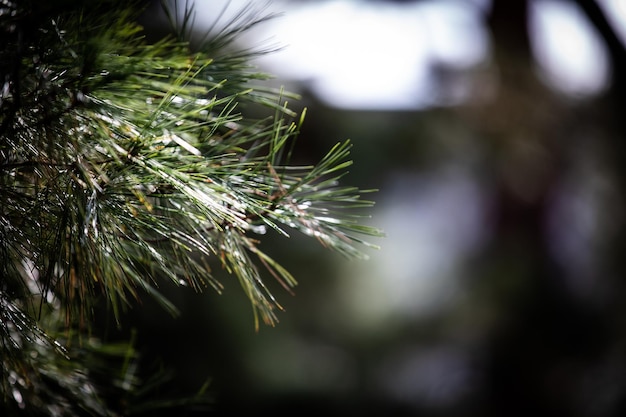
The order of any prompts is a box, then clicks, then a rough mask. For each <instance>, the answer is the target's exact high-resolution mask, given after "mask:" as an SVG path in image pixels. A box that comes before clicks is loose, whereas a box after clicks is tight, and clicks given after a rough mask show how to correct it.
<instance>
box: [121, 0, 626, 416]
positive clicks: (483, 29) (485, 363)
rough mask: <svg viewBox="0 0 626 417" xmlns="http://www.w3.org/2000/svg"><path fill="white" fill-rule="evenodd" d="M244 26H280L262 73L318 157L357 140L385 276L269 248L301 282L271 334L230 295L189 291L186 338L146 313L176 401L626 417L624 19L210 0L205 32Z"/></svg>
mask: <svg viewBox="0 0 626 417" xmlns="http://www.w3.org/2000/svg"><path fill="white" fill-rule="evenodd" d="M179 3H184V2H179ZM248 4H252V5H253V6H254V7H255V10H258V11H261V12H262V13H277V14H278V16H277V17H276V18H274V19H271V20H269V21H267V22H265V23H263V24H261V25H259V26H258V27H256V28H255V29H254V30H252V31H250V32H249V33H247V34H246V35H245V36H242V37H241V38H240V39H239V42H240V46H242V47H245V48H269V49H275V48H280V50H278V51H275V52H273V53H271V54H267V55H262V56H260V57H259V58H258V59H257V60H256V61H255V64H256V65H258V66H259V68H260V69H261V70H263V71H265V72H268V73H271V74H274V76H275V78H274V79H273V80H272V81H271V84H272V85H275V86H277V87H280V86H284V87H285V88H286V90H289V91H293V92H297V93H299V94H301V95H302V99H301V100H299V101H297V102H292V103H290V104H291V107H292V108H294V109H297V110H301V109H303V108H304V107H306V108H307V117H306V121H305V124H304V128H303V132H302V135H301V137H300V139H299V145H298V147H299V152H300V153H299V158H302V160H303V161H306V163H315V162H316V161H318V160H319V159H320V158H321V157H322V156H323V155H324V154H325V153H326V151H327V150H328V149H329V148H330V147H331V146H332V145H334V144H335V143H336V142H339V141H343V140H345V139H351V140H352V142H353V143H354V148H353V154H352V156H353V159H354V161H355V164H354V165H353V166H352V167H351V168H350V174H349V175H348V176H346V177H345V178H344V182H345V183H346V184H351V185H356V186H359V187H361V188H365V189H370V188H376V189H378V190H379V191H378V192H376V193H374V194H371V195H369V196H368V197H370V198H371V199H373V200H375V201H376V206H375V207H374V209H373V210H370V214H371V219H370V220H369V223H370V224H371V225H374V226H376V227H379V228H381V229H383V230H384V231H385V233H386V237H385V238H383V239H371V242H372V243H374V244H378V245H380V246H381V249H380V250H369V249H365V250H366V251H367V253H368V255H370V259H369V260H367V261H348V260H346V259H344V258H342V257H341V256H339V255H337V254H334V253H331V252H329V251H327V250H325V249H324V248H322V247H320V246H319V245H318V244H317V243H316V242H315V241H312V240H310V239H308V238H302V237H299V236H292V238H291V239H289V240H287V241H286V240H285V239H280V238H277V239H272V238H270V239H269V240H268V241H266V242H265V243H264V244H263V248H264V249H265V250H266V251H267V252H269V253H270V254H272V255H273V256H274V257H275V258H276V259H278V260H279V261H281V262H282V263H283V264H284V266H286V267H287V268H288V269H289V270H290V271H291V272H292V273H293V274H294V275H295V276H296V278H297V279H298V281H299V283H300V284H299V286H298V287H297V288H296V291H295V295H290V294H288V293H285V292H284V291H282V290H280V289H277V290H276V292H275V296H276V297H277V299H278V300H279V302H280V303H281V304H282V305H283V306H284V307H285V310H286V312H284V313H281V314H280V315H279V319H280V324H279V325H278V326H277V327H274V328H271V327H262V328H261V329H260V331H259V332H258V333H256V332H255V331H254V327H253V318H252V312H251V309H250V306H249V304H248V301H247V300H246V299H245V296H244V295H243V293H242V292H241V291H240V290H239V288H238V287H237V283H236V282H234V280H228V279H226V280H225V281H226V284H227V285H226V291H225V293H224V294H223V295H221V296H218V295H217V294H213V293H207V294H205V295H202V296H198V295H196V294H193V293H191V292H190V291H185V289H173V290H172V293H171V298H172V299H173V301H174V302H175V303H176V304H177V305H178V306H180V307H181V310H182V317H180V318H178V319H173V318H171V317H169V316H168V315H167V313H165V312H163V311H161V310H160V309H159V308H158V307H155V306H151V305H150V304H149V301H146V305H145V308H141V309H138V310H137V311H135V312H134V316H135V317H134V318H133V319H132V326H135V327H136V328H137V329H139V331H138V333H137V337H138V343H139V345H140V347H141V349H142V350H143V352H144V353H145V355H146V357H147V358H149V359H150V358H151V359H153V360H154V361H157V362H158V363H160V364H161V365H160V366H163V368H164V369H170V370H171V371H172V372H173V373H172V380H171V382H170V383H169V384H168V385H166V386H165V387H163V388H162V389H163V390H168V393H170V392H189V391H191V390H195V389H198V388H199V387H200V386H201V385H202V384H203V383H204V382H205V381H207V378H208V381H209V391H210V392H211V394H212V395H213V396H214V400H215V402H214V407H213V411H214V412H215V413H223V414H232V413H237V414H238V415H251V414H252V413H255V414H256V413H264V412H265V413H279V412H284V413H292V414H293V415H298V414H302V413H304V412H308V413H311V412H312V413H317V415H324V416H329V415H335V414H343V415H345V414H346V413H350V414H351V415H379V416H429V417H430V416H447V417H457V416H458V417H460V416H505V415H506V416H518V415H519V416H522V415H523V416H528V415H539V414H542V415H566V416H581V417H582V416H593V417H602V416H620V415H625V413H626V279H625V276H624V272H625V269H626V262H625V261H624V259H623V257H624V254H626V252H624V243H625V237H626V234H625V230H624V198H623V196H624V194H623V191H624V188H625V185H626V184H625V181H626V158H625V157H626V150H625V149H624V141H625V139H626V135H625V133H626V117H623V115H622V113H623V111H624V109H625V108H626V106H625V104H626V84H625V83H624V80H625V79H624V77H622V75H623V74H626V72H625V71H626V49H625V43H624V42H625V41H626V3H625V2H623V1H621V0H562V1H558V0H525V1H524V0H518V1H505V0H492V1H489V0H456V1H454V0H436V1H435V0H430V1H428V0H413V1H410V0H406V1H401V0H396V1H383V0H378V1H376V0H327V1H313V0H308V1H304V0H301V1H296V0H291V1H288V0H283V1H280V0H274V1H271V2H251V3H249V2H247V1H240V0H237V1H235V0H232V1H222V0H212V1H202V0H199V1H197V2H196V12H197V15H196V25H197V27H198V28H199V29H204V28H210V27H213V28H214V29H215V27H216V26H215V25H217V26H219V25H220V24H221V23H220V22H226V21H228V20H229V18H232V17H233V16H236V15H237V13H238V12H239V11H241V10H242V8H243V7H246V5H248ZM256 6H258V9H256ZM216 22H217V23H216Z"/></svg>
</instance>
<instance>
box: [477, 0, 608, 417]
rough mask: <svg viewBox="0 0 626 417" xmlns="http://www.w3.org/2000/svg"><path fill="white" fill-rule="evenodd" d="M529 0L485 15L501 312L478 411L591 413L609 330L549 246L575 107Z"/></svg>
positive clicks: (493, 260)
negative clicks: (534, 41)
mask: <svg viewBox="0 0 626 417" xmlns="http://www.w3.org/2000/svg"><path fill="white" fill-rule="evenodd" d="M529 4H530V2H529V1H516V2H510V1H504V0H495V1H494V2H493V7H492V9H491V12H490V15H489V17H488V26H489V29H490V30H491V35H492V40H493V44H494V46H493V48H494V55H495V56H494V66H495V67H496V68H497V82H498V85H497V90H496V93H495V95H494V96H493V97H492V99H491V101H490V102H488V103H487V104H486V107H485V108H484V109H483V111H484V112H483V113H482V115H481V117H480V123H481V127H482V129H484V133H485V134H486V136H487V137H488V138H489V139H490V149H491V152H492V156H491V162H490V164H491V169H493V170H494V172H493V178H495V190H496V191H495V198H494V200H495V203H494V207H493V220H494V232H493V241H492V245H491V246H490V247H489V248H488V249H487V251H486V253H485V254H484V263H483V267H484V268H485V269H482V270H481V272H480V274H481V276H480V278H479V279H480V280H481V281H482V280H486V281H488V282H486V286H487V287H489V288H491V290H490V291H492V295H491V297H492V298H491V300H490V301H489V302H492V303H495V304H496V305H497V306H499V307H498V308H499V311H498V313H497V314H498V315H499V317H498V319H497V322H496V323H495V325H494V327H493V328H492V333H491V336H490V337H489V338H488V342H487V344H488V346H487V352H486V356H487V362H488V364H487V371H486V372H487V375H486V390H487V392H486V393H485V394H486V396H485V403H484V404H485V407H484V409H483V410H482V411H483V413H482V414H481V415H492V416H501V415H507V416H514V415H520V416H522V415H523V416H527V415H540V414H542V415H568V416H585V415H589V414H587V413H586V410H585V408H584V407H580V404H581V403H580V398H581V397H580V395H581V393H582V392H583V385H584V380H585V378H586V377H587V376H588V369H589V368H590V367H591V366H593V363H595V362H596V360H597V358H598V356H599V355H601V353H602V352H601V351H602V348H603V347H604V345H605V341H606V335H605V331H604V329H603V326H602V323H603V322H602V321H601V320H600V317H599V316H598V314H597V312H595V311H594V310H593V309H591V308H589V306H587V305H584V304H583V303H581V302H580V301H579V300H577V299H575V298H574V297H572V294H571V293H569V292H568V291H567V290H566V288H565V286H564V285H563V279H564V274H565V271H563V270H562V268H560V267H559V266H558V264H557V263H556V262H555V260H554V259H553V256H552V254H551V250H550V243H551V242H550V239H551V237H550V236H549V234H548V230H547V229H546V218H547V215H548V213H549V211H550V210H551V207H550V204H551V203H550V202H551V198H552V196H553V194H554V192H555V188H556V187H557V186H558V185H559V183H560V181H561V178H562V176H563V174H564V172H565V171H566V170H567V166H568V163H569V162H570V161H569V159H568V149H569V147H570V146H572V145H571V142H569V141H568V140H567V137H566V136H567V133H566V132H567V131H568V129H569V127H568V126H567V124H568V123H569V122H571V120H572V118H573V117H575V114H574V113H572V112H571V110H570V108H569V105H568V104H567V102H566V101H564V100H562V99H560V98H559V97H556V96H555V94H554V93H553V92H551V91H550V90H549V89H548V88H547V87H546V86H544V85H543V84H541V83H540V81H539V80H538V78H537V77H536V75H535V72H534V68H533V65H534V63H533V62H534V60H533V55H532V49H531V44H530V40H529V28H528V14H529Z"/></svg>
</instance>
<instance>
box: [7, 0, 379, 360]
mask: <svg viewBox="0 0 626 417" xmlns="http://www.w3.org/2000/svg"><path fill="white" fill-rule="evenodd" d="M103 4H104V6H102V5H103ZM137 13H138V11H137V9H135V8H134V7H133V6H132V5H131V6H129V5H128V4H127V3H123V2H115V1H109V2H104V3H98V5H97V6H96V5H94V6H93V7H92V5H91V4H89V5H88V6H86V7H83V4H82V2H71V1H68V2H63V3H62V4H60V5H58V6H52V5H46V6H35V5H34V4H26V5H21V6H18V5H17V4H16V3H13V2H4V3H3V4H2V6H0V30H1V31H2V32H3V34H4V35H6V36H5V38H6V39H7V40H8V42H7V43H6V44H5V45H4V46H2V47H0V62H1V63H0V80H2V82H3V83H4V84H3V88H2V90H1V92H0V237H1V239H0V272H1V274H2V283H1V285H2V286H1V287H0V295H2V298H1V300H0V301H1V302H0V314H1V315H2V317H3V325H2V326H0V340H2V343H3V352H4V353H10V355H9V356H7V358H8V359H6V360H5V361H4V362H3V364H4V365H3V369H5V370H6V369H13V368H16V367H19V363H20V361H21V360H23V359H24V358H23V357H21V356H19V354H18V353H17V352H18V350H16V349H15V347H16V346H17V347H19V348H21V347H23V345H24V344H33V343H35V344H37V343H39V342H41V343H43V344H44V345H47V346H51V347H53V348H55V346H56V345H55V343H54V341H53V340H52V339H50V338H49V337H48V336H46V334H45V332H43V331H39V330H38V329H39V328H38V327H37V325H36V320H35V319H34V318H33V317H36V312H37V311H38V312H39V313H38V314H41V313H42V312H46V311H48V310H52V311H57V312H58V313H59V314H61V315H62V316H64V317H65V326H67V328H72V327H73V326H74V325H78V326H79V329H81V328H84V327H87V326H88V323H89V318H90V316H91V314H92V309H93V305H94V303H95V300H96V299H98V298H101V297H103V296H104V298H105V299H106V301H107V302H108V304H109V305H110V306H111V308H112V310H113V312H114V314H115V316H116V318H119V317H120V315H121V312H122V311H123V309H125V308H126V306H128V305H132V304H133V301H134V300H135V299H136V298H137V297H138V296H139V293H140V291H144V292H147V293H149V294H151V295H152V296H154V297H155V298H156V299H157V300H158V301H159V302H160V303H161V304H162V305H163V306H164V307H165V308H166V309H168V310H169V311H171V312H172V313H174V314H175V313H176V306H174V305H173V304H172V303H171V302H170V301H169V300H168V299H167V297H166V296H165V295H164V294H161V293H160V292H159V290H158V284H159V282H163V280H164V279H165V280H169V281H171V282H173V283H175V284H176V285H188V286H190V287H192V288H194V289H196V290H197V291H201V290H203V289H204V288H206V287H212V288H213V289H215V290H216V291H218V292H219V291H221V288H222V284H221V281H220V280H221V279H222V278H221V277H218V276H214V274H213V272H212V270H211V268H210V265H211V263H212V262H213V260H216V261H217V262H219V263H220V264H221V265H222V267H223V269H224V270H225V271H227V272H228V273H230V274H232V275H234V276H236V278H237V279H238V281H239V283H240V285H241V287H242V288H243V291H244V292H245V294H246V295H247V296H248V298H249V299H250V302H251V305H252V307H253V314H254V317H255V323H256V325H257V327H258V323H259V322H261V321H262V322H264V323H266V324H269V325H273V324H275V323H276V322H277V316H276V310H280V309H281V307H280V304H279V303H278V302H277V301H276V299H275V298H274V296H273V295H272V294H271V293H270V291H269V290H268V288H267V286H266V284H265V280H266V278H267V277H273V278H275V279H276V280H278V281H279V282H280V284H281V285H283V287H285V288H286V289H287V290H288V291H290V289H291V288H292V287H294V286H295V285H296V280H295V278H294V277H293V276H292V275H291V274H290V273H289V272H288V271H287V270H286V269H285V268H283V267H282V266H281V265H280V264H279V262H277V261H276V260H274V259H271V258H270V257H269V256H268V255H267V254H265V253H264V252H263V251H261V249H260V246H261V240H262V237H263V234H264V233H265V230H266V228H270V229H272V230H275V231H277V232H279V233H280V234H281V235H283V236H284V237H288V236H289V233H288V232H287V230H289V229H294V230H296V231H298V232H302V233H304V234H305V235H309V236H312V237H314V238H315V239H317V240H318V241H319V242H320V243H321V244H323V245H324V246H326V247H328V248H330V249H332V250H335V251H337V252H339V253H341V254H343V255H346V256H348V257H361V258H363V257H365V256H364V254H363V253H362V251H361V249H360V248H359V246H363V245H365V246H368V245H369V244H368V243H367V242H366V241H365V240H364V238H363V237H364V236H380V235H381V232H380V231H379V230H377V229H375V228H371V227H368V226H364V225H362V224H360V221H361V220H362V217H361V216H359V215H357V214H355V213H356V210H357V209H361V208H364V207H365V208H367V207H370V206H371V205H372V204H373V203H372V202H371V201H368V200H364V199H362V195H363V194H365V193H368V192H369V191H367V190H359V189H357V188H355V187H349V186H344V185H341V183H340V181H341V179H342V177H343V175H344V174H345V172H346V171H345V170H346V168H348V167H349V166H350V164H351V162H350V160H349V151H350V146H351V145H350V143H349V142H344V143H340V144H338V145H336V146H335V147H334V148H332V149H331V150H330V151H329V152H328V154H327V155H326V157H324V158H323V159H322V160H321V161H320V162H319V163H318V164H317V165H313V166H291V165H290V163H289V156H290V154H291V149H292V147H293V144H294V141H295V140H296V138H297V136H298V132H299V130H300V127H301V124H302V122H303V119H304V113H303V114H302V115H301V117H300V118H299V120H298V121H297V122H296V121H295V118H297V117H298V116H297V115H296V114H295V113H294V112H293V111H292V110H290V109H289V107H288V106H287V104H286V103H285V101H284V98H285V97H289V95H288V94H286V93H285V92H283V91H274V90H269V89H263V88H260V87H258V86H256V85H255V84H254V81H255V80H258V79H262V78H264V77H266V75H265V74H261V73H258V72H256V71H255V70H254V68H253V67H251V66H250V65H249V64H248V63H247V62H248V60H249V58H250V57H251V56H252V55H254V54H255V53H256V52H254V51H237V50H234V49H232V48H231V46H232V45H231V44H232V42H233V41H234V40H235V39H236V38H237V37H238V36H240V35H241V33H243V31H245V30H248V29H249V28H251V27H252V26H254V25H255V24H256V23H258V22H260V21H263V20H265V19H266V18H267V17H259V16H258V15H254V14H252V18H250V10H248V9H246V10H244V11H242V14H241V15H238V16H237V18H236V19H235V20H234V21H233V22H232V25H230V26H227V27H226V28H225V29H222V31H221V32H219V33H218V34H217V36H213V37H209V36H208V35H207V37H205V39H204V40H203V42H202V43H201V45H200V46H199V47H198V48H197V49H195V48H193V47H192V46H191V44H190V43H189V42H188V41H187V40H186V39H187V38H188V36H189V33H190V31H191V26H192V23H193V12H192V10H191V9H190V8H189V7H188V6H187V7H186V8H185V11H184V13H183V15H182V24H181V22H180V19H179V17H177V16H178V15H175V14H173V12H172V11H170V12H169V17H170V19H171V20H172V22H173V23H174V24H178V25H179V30H178V32H177V36H175V37H168V38H164V39H162V40H160V41H158V42H155V43H148V42H147V41H146V40H145V38H144V36H143V32H142V28H141V27H139V26H138V25H137V24H136V23H135V22H136V21H137ZM225 48H226V49H228V48H231V50H230V51H228V52H225V53H221V52H218V51H224V49H225ZM258 105H261V106H265V107H266V108H267V109H268V110H269V111H270V112H273V113H274V114H273V116H268V117H265V118H261V119H255V118H251V117H250V116H249V115H246V114H244V113H243V109H245V107H246V106H258ZM369 246H371V245H369ZM16 341H19V342H16ZM38 341H39V342H38ZM16 343H17V344H16ZM11 352H13V353H11ZM11 355H13V356H11Z"/></svg>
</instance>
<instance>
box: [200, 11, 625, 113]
mask: <svg viewBox="0 0 626 417" xmlns="http://www.w3.org/2000/svg"><path fill="white" fill-rule="evenodd" d="M486 3H487V2H486V1H485V0H481V1H478V0H473V1H469V0H464V1H461V0H456V1H455V0H436V1H420V2H409V3H402V4H398V3H388V2H373V1H370V2H367V1H359V0H328V1H319V2H302V3H300V2H292V1H286V0H282V1H281V0H274V1H270V2H267V3H262V2H258V3H252V4H253V5H255V6H256V5H260V6H259V8H262V7H263V5H267V9H266V10H267V11H268V12H276V13H280V14H282V15H281V16H280V17H278V18H276V19H273V20H271V21H269V22H266V23H264V24H262V25H260V26H258V27H257V28H256V29H254V30H253V31H252V32H251V33H250V34H249V35H248V36H246V37H244V38H243V39H240V41H243V42H245V43H246V46H248V47H250V46H251V47H262V46H268V45H279V46H283V47H284V49H283V50H281V51H279V52H275V53H271V54H268V55H264V56H262V57H261V58H259V61H258V65H259V66H260V67H261V68H262V69H263V70H265V71H267V72H270V73H272V74H274V75H275V76H276V78H277V79H278V80H284V82H285V83H288V82H290V81H295V82H301V83H305V84H306V85H307V87H308V88H310V89H311V90H312V91H313V92H314V93H315V94H316V95H317V96H318V97H319V98H320V99H321V100H323V101H324V102H326V103H328V104H329V105H332V106H335V107H342V108H352V109H391V110H393V109H396V110H401V109H419V108H424V107H428V106H432V105H436V104H441V102H440V100H441V98H440V97H438V96H437V84H436V80H435V79H434V78H433V74H432V67H433V65H434V64H436V65H439V64H445V65H450V66H452V67H455V68H467V67H471V66H472V65H476V64H478V63H480V62H481V61H482V60H484V59H485V58H486V57H487V55H488V49H489V39H488V36H487V34H486V32H485V28H484V22H483V20H482V16H481V13H483V12H484V8H485V7H487V6H486ZM601 3H602V4H603V5H604V6H605V7H606V9H607V11H610V14H611V19H613V20H614V21H621V22H623V21H624V18H625V17H626V6H625V4H626V2H623V1H622V0H602V1H601ZM225 4H228V6H227V12H226V13H225V15H224V16H222V18H223V20H227V19H228V17H229V16H232V15H233V14H235V13H236V12H238V11H239V10H241V8H242V7H244V6H245V5H246V4H249V1H248V0H231V1H230V2H229V3H228V2H227V1H226V0H212V1H205V2H203V1H199V2H196V7H197V11H198V16H197V17H198V23H199V24H200V25H208V24H210V22H211V19H215V17H216V16H217V15H218V14H219V11H220V10H221V9H222V8H223V7H224V5H225ZM532 4H533V7H532V9H531V18H532V20H531V25H532V26H531V28H532V30H531V36H532V39H533V45H534V50H535V52H536V56H537V58H538V61H539V67H540V70H541V71H542V76H543V77H544V78H545V79H546V81H547V82H548V83H550V85H552V86H554V87H555V88H556V89H558V90H561V91H563V92H565V93H568V94H573V95H578V96H580V95H582V96H584V95H588V94H595V93H597V92H599V91H601V90H602V88H604V87H605V86H606V82H607V80H608V77H609V71H610V65H609V63H608V59H607V55H606V53H605V51H604V45H603V44H602V42H601V41H600V40H599V39H598V36H597V35H596V34H595V31H594V30H593V28H591V25H590V24H589V22H588V21H587V20H586V19H585V17H584V15H583V13H582V12H581V11H580V10H578V9H577V8H575V7H574V6H573V5H572V4H571V2H564V1H557V0H537V1H536V2H533V3H532ZM615 11H617V12H615ZM618 12H619V13H618ZM620 16H622V19H620ZM618 27H620V28H621V29H623V30H624V32H620V33H623V34H624V36H625V38H626V29H625V28H624V27H625V25H623V24H622V25H618ZM618 30H619V29H618Z"/></svg>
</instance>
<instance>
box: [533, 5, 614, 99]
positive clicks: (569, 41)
mask: <svg viewBox="0 0 626 417" xmlns="http://www.w3.org/2000/svg"><path fill="white" fill-rule="evenodd" d="M531 4H532V6H533V7H532V8H531V15H530V16H531V28H532V30H531V36H532V38H531V39H532V41H533V49H534V52H535V55H536V58H537V61H538V63H539V68H540V70H541V71H542V75H543V76H544V77H545V79H546V81H547V82H548V83H549V84H550V85H552V86H553V87H555V88H556V89H558V90H560V91H563V92H564V93H567V94H572V95H588V94H595V93H598V92H599V91H601V90H602V89H603V88H604V87H605V86H606V85H607V81H608V79H609V74H610V66H609V62H608V57H607V53H606V48H605V46H604V44H603V43H602V41H601V40H600V39H599V36H598V34H597V33H596V31H595V30H594V28H593V27H592V26H591V24H590V23H589V21H588V20H587V19H586V17H585V16H584V14H583V12H582V11H581V10H580V9H579V8H578V7H577V6H575V5H574V4H572V3H571V2H564V1H557V0H540V1H535V2H533V3H531Z"/></svg>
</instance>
